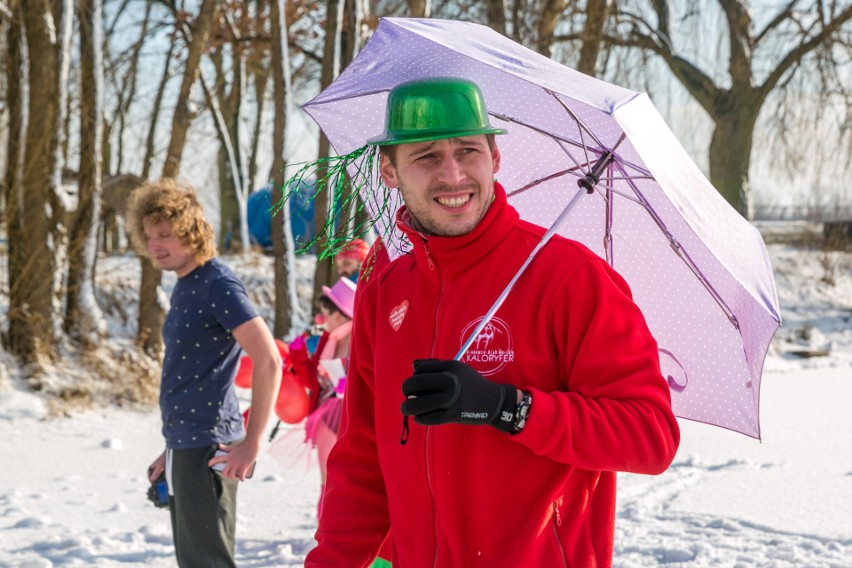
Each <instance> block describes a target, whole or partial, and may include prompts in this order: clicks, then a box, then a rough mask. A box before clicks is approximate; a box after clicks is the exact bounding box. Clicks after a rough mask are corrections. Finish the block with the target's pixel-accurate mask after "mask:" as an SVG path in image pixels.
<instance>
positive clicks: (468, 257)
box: [396, 181, 520, 273]
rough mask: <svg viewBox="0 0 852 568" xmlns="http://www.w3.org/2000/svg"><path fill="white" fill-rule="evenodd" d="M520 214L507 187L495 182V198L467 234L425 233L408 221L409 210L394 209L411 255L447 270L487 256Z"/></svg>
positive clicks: (398, 225) (463, 268) (450, 271)
mask: <svg viewBox="0 0 852 568" xmlns="http://www.w3.org/2000/svg"><path fill="white" fill-rule="evenodd" d="M519 218H520V216H519V215H518V212H517V211H516V210H515V208H514V207H512V206H511V205H509V203H508V202H507V201H506V190H505V189H503V186H502V185H500V184H499V183H497V182H496V181H495V182H494V201H492V202H491V205H490V206H489V207H488V211H486V213H485V216H484V217H483V218H482V221H480V222H479V224H478V225H477V226H476V227H474V229H473V230H472V231H471V232H469V233H468V234H466V235H460V236H458V237H439V236H436V235H424V234H423V233H421V232H419V231H417V230H415V229H413V228H412V227H411V225H410V224H409V223H408V222H407V221H408V219H409V214H408V210H407V209H406V208H405V207H404V206H403V207H401V208H400V209H399V211H397V217H396V225H397V227H398V228H399V229H400V230H401V231H402V232H403V233H405V235H406V236H407V237H408V239H409V240H410V241H411V243H412V245H413V251H414V255H415V257H416V258H417V260H418V262H423V263H424V264H423V266H428V265H429V262H430V261H431V262H434V263H437V264H439V265H440V267H441V270H442V271H445V272H448V273H456V272H461V271H463V270H465V269H467V268H469V267H470V266H472V265H473V264H475V263H476V262H478V261H479V259H481V258H483V257H484V256H486V255H487V254H488V253H489V252H491V250H492V249H494V248H495V247H496V246H497V245H498V244H500V243H501V242H502V241H503V239H505V238H507V237H508V228H509V227H512V226H514V225H515V223H516V222H517V221H518V219H519Z"/></svg>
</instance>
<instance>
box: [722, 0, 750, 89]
mask: <svg viewBox="0 0 852 568" xmlns="http://www.w3.org/2000/svg"><path fill="white" fill-rule="evenodd" d="M718 1H719V5H720V6H721V7H722V10H723V11H724V12H725V19H727V20H728V46H729V49H730V59H729V60H728V73H729V74H730V76H731V81H732V82H733V83H738V82H739V83H742V84H744V85H751V75H752V69H751V54H752V51H751V50H752V40H751V25H752V20H751V14H749V10H748V7H747V6H746V5H745V4H744V2H743V0H718Z"/></svg>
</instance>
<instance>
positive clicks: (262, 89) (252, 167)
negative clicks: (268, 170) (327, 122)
mask: <svg viewBox="0 0 852 568" xmlns="http://www.w3.org/2000/svg"><path fill="white" fill-rule="evenodd" d="M272 41H273V42H275V39H274V37H273V40H272ZM268 82H269V71H268V70H267V69H265V68H262V67H261V65H260V63H258V64H257V66H256V67H255V71H254V96H255V99H256V101H257V116H256V117H255V121H254V128H253V130H252V135H251V152H250V153H249V162H248V173H247V177H248V180H247V184H248V187H247V188H246V193H247V194H248V193H251V192H252V190H254V189H255V188H257V185H258V182H257V156H258V149H259V148H260V134H261V132H262V131H263V122H264V118H265V116H264V115H265V114H266V113H265V110H266V85H267V84H268Z"/></svg>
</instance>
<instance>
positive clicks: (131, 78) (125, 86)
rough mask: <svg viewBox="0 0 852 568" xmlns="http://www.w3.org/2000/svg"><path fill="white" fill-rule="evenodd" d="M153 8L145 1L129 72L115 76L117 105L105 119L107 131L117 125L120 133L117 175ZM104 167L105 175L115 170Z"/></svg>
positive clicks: (108, 163) (119, 170) (120, 167)
mask: <svg viewBox="0 0 852 568" xmlns="http://www.w3.org/2000/svg"><path fill="white" fill-rule="evenodd" d="M152 7H153V0H146V1H145V13H144V15H143V16H142V23H141V24H140V26H139V38H138V39H137V40H136V41H135V42H134V43H133V45H131V46H130V47H129V49H128V51H129V52H130V62H129V64H128V66H127V72H126V73H125V74H123V75H122V76H121V77H120V78H119V75H118V73H115V74H113V82H114V85H115V92H116V103H115V110H114V111H113V113H112V115H111V116H112V118H111V120H107V118H106V117H105V118H104V122H105V129H108V130H112V126H113V125H114V124H115V123H117V125H118V131H117V132H116V133H115V136H116V146H117V147H116V152H115V154H116V160H115V162H116V163H115V170H114V171H115V173H116V175H117V174H121V173H122V171H121V170H122V165H123V162H124V134H125V130H126V128H127V116H128V113H129V112H130V105H131V103H133V101H134V100H135V99H136V87H137V76H138V71H139V57H140V55H141V53H142V47H143V45H144V44H145V40H146V39H147V38H148V36H149V34H150V31H149V27H150V20H151V9H152ZM104 143H105V144H106V145H107V147H109V144H110V137H109V135H105V136H104ZM104 162H105V163H104V165H105V166H108V167H105V168H104V174H105V175H109V174H110V173H111V172H112V171H113V169H112V167H111V166H112V164H111V163H110V162H107V161H106V160H104Z"/></svg>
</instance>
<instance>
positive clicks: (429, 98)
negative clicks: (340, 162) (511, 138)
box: [367, 78, 506, 146]
mask: <svg viewBox="0 0 852 568" xmlns="http://www.w3.org/2000/svg"><path fill="white" fill-rule="evenodd" d="M477 134H506V130H504V129H502V128H494V127H493V126H491V124H490V123H489V122H488V114H487V113H486V110H485V100H484V99H483V98H482V91H480V90H479V87H477V86H476V84H475V83H473V82H471V81H467V80H465V79H455V78H435V79H420V80H417V81H408V82H406V83H402V84H400V85H397V86H396V87H394V88H393V89H391V91H390V93H389V94H388V106H387V116H386V118H385V133H384V134H382V135H381V136H376V137H374V138H370V139H369V140H368V141H367V143H368V144H371V145H373V146H390V145H394V144H409V143H411V142H428V141H429V140H440V139H442V138H458V137H460V136H474V135H477Z"/></svg>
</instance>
